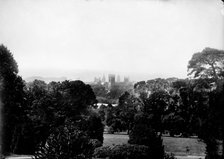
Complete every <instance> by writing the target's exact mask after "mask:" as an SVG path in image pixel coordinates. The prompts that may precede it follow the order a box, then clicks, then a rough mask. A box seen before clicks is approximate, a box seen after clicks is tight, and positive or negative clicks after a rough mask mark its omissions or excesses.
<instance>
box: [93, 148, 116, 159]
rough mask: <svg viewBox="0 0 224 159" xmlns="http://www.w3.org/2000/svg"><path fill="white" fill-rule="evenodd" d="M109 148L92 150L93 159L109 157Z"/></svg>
mask: <svg viewBox="0 0 224 159" xmlns="http://www.w3.org/2000/svg"><path fill="white" fill-rule="evenodd" d="M111 151H112V150H111V148H110V147H109V146H102V147H98V148H96V149H95V150H94V154H93V157H95V158H106V157H109V156H110V155H111Z"/></svg>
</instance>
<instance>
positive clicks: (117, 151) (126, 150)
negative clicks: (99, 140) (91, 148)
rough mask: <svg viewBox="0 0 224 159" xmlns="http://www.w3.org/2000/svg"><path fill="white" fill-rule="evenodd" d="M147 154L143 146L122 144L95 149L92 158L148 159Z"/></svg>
mask: <svg viewBox="0 0 224 159" xmlns="http://www.w3.org/2000/svg"><path fill="white" fill-rule="evenodd" d="M148 152H149V150H148V147H147V146H144V145H130V144H123V145H116V146H114V147H109V146H105V147H99V148H96V149H95V152H94V155H93V156H94V157H95V158H110V159H126V158H127V159H139V158H141V159H150V158H151V157H150V156H149V154H148ZM152 159H153V158H152Z"/></svg>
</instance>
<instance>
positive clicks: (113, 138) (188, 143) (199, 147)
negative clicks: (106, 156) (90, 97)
mask: <svg viewBox="0 0 224 159" xmlns="http://www.w3.org/2000/svg"><path fill="white" fill-rule="evenodd" d="M127 142H128V136H127V135H118V134H116V135H113V134H104V146H112V145H117V144H123V143H127ZM163 143H164V147H165V151H167V152H172V153H174V154H175V155H180V156H181V155H196V156H200V155H204V152H205V144H204V143H203V142H200V141H198V139H195V138H176V137H163ZM187 149H189V151H187Z"/></svg>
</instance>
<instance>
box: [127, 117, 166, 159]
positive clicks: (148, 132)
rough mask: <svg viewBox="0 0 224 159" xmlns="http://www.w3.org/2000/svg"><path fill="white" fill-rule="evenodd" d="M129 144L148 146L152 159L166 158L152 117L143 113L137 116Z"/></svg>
mask: <svg viewBox="0 0 224 159" xmlns="http://www.w3.org/2000/svg"><path fill="white" fill-rule="evenodd" d="M128 143H130V144H138V145H145V146H148V147H149V151H150V152H149V153H150V156H151V157H152V158H158V159H163V157H164V147H163V144H162V139H161V136H160V135H158V134H157V132H156V131H155V130H154V129H153V128H152V126H151V121H150V116H149V115H147V114H144V113H141V114H137V115H136V116H135V120H134V126H133V128H132V130H131V132H130V134H129V141H128Z"/></svg>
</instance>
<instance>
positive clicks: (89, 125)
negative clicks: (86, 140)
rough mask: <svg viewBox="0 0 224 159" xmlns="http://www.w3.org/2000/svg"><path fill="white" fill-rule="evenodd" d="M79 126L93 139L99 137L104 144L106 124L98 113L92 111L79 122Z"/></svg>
mask: <svg viewBox="0 0 224 159" xmlns="http://www.w3.org/2000/svg"><path fill="white" fill-rule="evenodd" d="M79 128H80V130H82V131H85V132H86V133H87V135H88V136H89V137H90V138H91V139H97V140H98V141H99V142H100V143H101V144H100V146H101V145H102V144H103V131H104V125H103V123H102V121H101V118H100V117H99V115H98V114H96V113H94V112H92V111H90V112H89V113H88V115H86V117H84V118H83V119H82V120H81V122H79Z"/></svg>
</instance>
